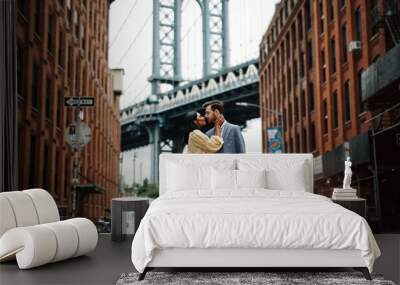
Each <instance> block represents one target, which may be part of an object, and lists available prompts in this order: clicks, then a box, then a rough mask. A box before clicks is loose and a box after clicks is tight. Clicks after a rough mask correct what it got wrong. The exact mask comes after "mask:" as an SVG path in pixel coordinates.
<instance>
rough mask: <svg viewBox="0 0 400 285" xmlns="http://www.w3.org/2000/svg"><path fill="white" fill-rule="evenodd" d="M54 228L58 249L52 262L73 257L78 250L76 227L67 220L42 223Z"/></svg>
mask: <svg viewBox="0 0 400 285" xmlns="http://www.w3.org/2000/svg"><path fill="white" fill-rule="evenodd" d="M41 226H43V227H47V228H49V229H50V230H52V231H53V232H54V234H55V236H56V241H57V250H56V254H55V256H54V258H53V259H52V260H51V262H57V261H60V260H64V259H68V258H71V257H73V256H74V255H75V253H76V251H77V250H78V233H77V232H76V230H75V228H74V227H73V226H72V225H71V224H70V223H67V222H66V221H61V222H54V223H48V224H43V225H41Z"/></svg>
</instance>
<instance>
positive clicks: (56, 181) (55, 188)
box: [54, 149, 61, 194]
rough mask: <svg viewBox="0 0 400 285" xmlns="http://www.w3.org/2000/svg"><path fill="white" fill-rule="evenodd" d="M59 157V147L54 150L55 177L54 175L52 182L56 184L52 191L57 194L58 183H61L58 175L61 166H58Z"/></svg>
mask: <svg viewBox="0 0 400 285" xmlns="http://www.w3.org/2000/svg"><path fill="white" fill-rule="evenodd" d="M60 157H61V152H60V150H59V149H57V151H56V165H55V171H54V172H55V177H54V184H55V185H56V186H55V187H54V193H56V194H58V185H61V183H60V182H61V181H60V179H61V178H60V175H61V172H60V171H61V166H60V159H61V158H60Z"/></svg>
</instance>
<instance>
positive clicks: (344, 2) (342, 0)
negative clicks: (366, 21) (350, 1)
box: [340, 0, 346, 9]
mask: <svg viewBox="0 0 400 285" xmlns="http://www.w3.org/2000/svg"><path fill="white" fill-rule="evenodd" d="M344 6H346V0H340V9H342V8H343V7H344Z"/></svg>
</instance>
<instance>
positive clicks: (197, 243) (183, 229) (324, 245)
mask: <svg viewBox="0 0 400 285" xmlns="http://www.w3.org/2000/svg"><path fill="white" fill-rule="evenodd" d="M165 248H302V249H307V248H309V249H312V248H314V249H358V250H360V251H361V255H362V258H363V259H364V260H365V264H366V266H367V267H368V269H369V271H370V272H372V267H373V263H374V260H375V259H376V258H377V257H379V256H380V250H379V248H378V246H377V244H376V241H375V239H374V237H373V235H372V232H371V229H370V227H369V225H368V223H367V222H366V221H365V219H364V218H362V217H360V216H359V215H357V214H355V213H353V212H351V211H349V210H347V209H344V208H343V207H341V206H339V205H337V204H335V203H333V202H332V201H330V199H328V198H326V197H324V196H320V195H316V194H311V193H306V192H300V191H278V190H266V189H249V190H246V191H245V190H240V191H233V192H226V193H224V192H220V193H217V195H216V193H209V194H207V193H204V192H203V193H201V194H199V193H198V192H197V191H183V192H171V193H166V194H164V195H163V196H161V197H159V198H157V199H156V200H154V201H153V202H152V204H151V206H150V208H149V210H148V211H147V213H146V215H145V217H144V218H143V219H142V221H141V223H140V226H139V228H138V230H137V232H136V235H135V237H134V239H133V243H132V262H133V265H134V266H135V268H136V269H137V270H138V271H139V272H143V270H144V268H145V267H146V265H147V264H148V263H149V262H150V261H151V260H152V257H153V252H154V250H155V249H165Z"/></svg>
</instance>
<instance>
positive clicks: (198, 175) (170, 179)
mask: <svg viewBox="0 0 400 285" xmlns="http://www.w3.org/2000/svg"><path fill="white" fill-rule="evenodd" d="M161 157H163V156H161ZM212 168H216V169H235V168H236V160H235V159H231V158H229V159H228V158H224V155H219V156H218V157H215V156H213V155H209V154H187V155H185V156H184V157H181V156H174V157H172V159H170V160H168V161H165V160H164V159H161V161H160V169H166V175H162V177H160V183H162V185H161V187H162V188H163V189H165V191H166V192H169V191H185V190H208V191H210V190H211V186H212V183H211V175H212V174H211V171H212ZM163 189H161V190H162V191H161V192H160V193H163V192H164V190H163Z"/></svg>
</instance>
